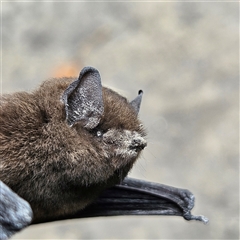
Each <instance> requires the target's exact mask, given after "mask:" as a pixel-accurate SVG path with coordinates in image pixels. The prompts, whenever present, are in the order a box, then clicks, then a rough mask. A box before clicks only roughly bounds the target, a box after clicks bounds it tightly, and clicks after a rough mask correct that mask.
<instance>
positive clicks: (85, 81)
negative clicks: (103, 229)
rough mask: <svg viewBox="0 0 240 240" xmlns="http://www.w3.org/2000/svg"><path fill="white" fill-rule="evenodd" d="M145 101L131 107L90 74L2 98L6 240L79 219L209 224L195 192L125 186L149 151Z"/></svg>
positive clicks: (132, 182)
mask: <svg viewBox="0 0 240 240" xmlns="http://www.w3.org/2000/svg"><path fill="white" fill-rule="evenodd" d="M142 94H143V92H142V91H141V90H140V91H139V94H138V96H137V97H136V98H135V99H134V100H133V101H131V102H128V101H127V100H126V98H124V97H122V96H120V95H119V94H118V93H116V92H114V91H112V90H111V89H109V88H105V87H102V85H101V78H100V74H99V72H98V71H97V70H96V69H95V68H92V67H86V68H84V69H83V70H82V71H81V72H80V75H79V77H78V79H74V78H60V79H52V80H48V81H45V82H44V83H43V84H42V85H41V86H40V87H39V88H38V89H37V90H35V91H34V92H32V93H26V92H18V93H14V94H9V95H3V96H2V97H1V99H0V188H1V197H0V230H1V232H0V240H3V239H4V240H5V239H7V238H8V237H10V236H11V235H13V234H14V233H16V232H18V231H20V230H21V229H23V228H24V227H26V226H28V225H29V224H31V223H41V222H49V221H55V220H61V219H70V218H76V217H77V218H82V217H96V216H116V215H170V216H172V215H174V216H182V217H184V218H185V219H186V220H199V221H201V222H204V223H207V222H208V219H207V218H205V217H204V216H201V215H200V216H194V215H192V214H191V209H192V208H193V206H194V195H193V194H192V193H191V192H190V191H188V190H186V189H180V188H174V187H171V186H166V185H163V184H159V183H152V182H147V181H143V180H137V179H131V178H125V177H126V176H127V174H128V172H129V170H130V169H131V168H132V166H133V164H134V162H135V161H136V159H137V158H138V157H139V155H140V153H141V151H142V150H143V149H144V148H145V147H146V144H147V143H146V139H145V136H146V133H145V131H144V128H143V125H142V124H141V122H140V121H139V119H138V116H137V115H138V112H139V108H140V104H141V99H142ZM116 184H117V185H116ZM16 193H17V194H18V195H17V194H16ZM29 204H30V205H29ZM30 206H31V207H30ZM32 212H33V213H32Z"/></svg>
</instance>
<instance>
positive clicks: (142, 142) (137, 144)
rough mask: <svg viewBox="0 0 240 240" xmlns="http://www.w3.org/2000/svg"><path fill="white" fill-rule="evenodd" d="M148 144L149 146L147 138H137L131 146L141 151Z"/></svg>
mask: <svg viewBox="0 0 240 240" xmlns="http://www.w3.org/2000/svg"><path fill="white" fill-rule="evenodd" d="M146 146H147V142H146V140H145V139H143V138H135V139H133V140H132V143H131V146H130V148H131V149H134V150H136V151H137V152H140V151H141V150H143V149H144V148H145V147H146Z"/></svg>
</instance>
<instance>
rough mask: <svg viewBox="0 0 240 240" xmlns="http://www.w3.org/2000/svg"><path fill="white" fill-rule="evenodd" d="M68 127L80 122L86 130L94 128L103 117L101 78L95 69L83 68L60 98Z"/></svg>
mask: <svg viewBox="0 0 240 240" xmlns="http://www.w3.org/2000/svg"><path fill="white" fill-rule="evenodd" d="M62 99H63V102H64V104H65V111H66V120H67V123H68V124H69V126H72V125H74V124H75V123H76V122H81V123H82V125H83V127H85V128H87V129H93V128H95V127H96V126H97V125H98V124H99V122H100V120H101V117H102V115H103V111H104V106H103V97H102V84H101V77H100V74H99V72H98V70H97V69H95V68H93V67H85V68H83V69H82V71H81V72H80V75H79V77H78V79H77V80H76V81H74V82H73V83H71V84H70V85H69V86H68V88H67V89H66V90H65V91H64V93H63V96H62Z"/></svg>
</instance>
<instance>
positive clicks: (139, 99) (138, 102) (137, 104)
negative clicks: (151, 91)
mask: <svg viewBox="0 0 240 240" xmlns="http://www.w3.org/2000/svg"><path fill="white" fill-rule="evenodd" d="M142 95H143V91H142V90H139V91H138V96H137V97H136V98H135V99H134V100H132V101H131V102H130V105H131V106H132V107H133V108H134V110H135V112H136V114H138V113H139V109H140V105H141V102H142Z"/></svg>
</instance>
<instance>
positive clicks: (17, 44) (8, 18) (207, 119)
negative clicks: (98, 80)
mask: <svg viewBox="0 0 240 240" xmlns="http://www.w3.org/2000/svg"><path fill="white" fill-rule="evenodd" d="M238 32H239V12H238V3H237V2H235V3H233V2H215V3H214V2H206V1H204V2H202V3H199V2H198V3H197V2H192V3H191V2H169V3H168V2H155V3H154V2H33V1H31V2H3V3H2V82H1V86H2V92H4V93H6V92H13V91H19V90H32V89H34V88H35V87H37V86H38V85H39V84H40V83H41V82H42V80H45V79H47V78H50V77H54V76H62V75H69V74H70V75H78V72H79V71H80V70H81V68H82V67H84V66H87V65H91V66H94V67H96V68H97V69H98V70H99V71H100V72H101V76H102V81H103V84H104V85H107V86H111V87H113V88H114V89H116V90H118V91H119V92H120V93H122V94H123V95H125V96H126V97H128V98H129V99H133V98H134V97H135V96H136V94H137V92H138V90H139V89H143V91H144V97H143V104H142V108H141V111H140V117H141V119H142V120H143V122H144V124H145V126H146V128H147V130H148V142H149V143H148V147H147V148H146V150H144V154H143V155H142V157H141V159H140V160H139V162H138V163H137V164H136V165H135V167H134V169H133V170H132V172H131V174H130V176H131V177H136V178H141V179H146V180H149V181H156V182H161V183H164V184H168V185H172V186H176V187H181V188H187V189H189V190H191V191H192V192H193V193H194V194H195V197H196V206H195V208H194V210H193V214H194V213H196V214H203V215H205V216H207V217H208V218H209V219H210V223H209V224H208V225H207V226H205V225H203V224H201V223H199V222H187V221H184V220H183V219H182V218H179V217H163V216H161V217H158V216H154V217H112V218H95V219H81V220H72V221H63V222H55V223H51V224H41V225H37V226H31V227H28V228H27V229H26V230H24V231H22V232H21V233H19V234H17V235H16V236H15V237H14V238H13V239H63V238H65V239H70V238H72V239H99V238H101V239H121V238H128V239H140V238H141V239H144V238H145V239H153V238H155V239H238V237H239V227H238V224H239V162H238V157H239V156H238V152H239V138H238V137H239V136H238V135H239V125H238V123H239V122H238V119H239V108H238V104H239V103H238V101H239V98H238V95H239V80H238V78H239V69H238V66H239V35H238Z"/></svg>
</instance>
